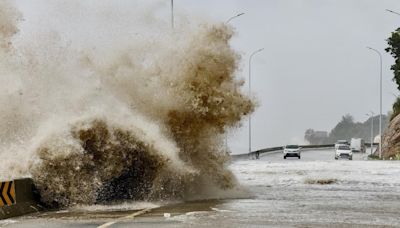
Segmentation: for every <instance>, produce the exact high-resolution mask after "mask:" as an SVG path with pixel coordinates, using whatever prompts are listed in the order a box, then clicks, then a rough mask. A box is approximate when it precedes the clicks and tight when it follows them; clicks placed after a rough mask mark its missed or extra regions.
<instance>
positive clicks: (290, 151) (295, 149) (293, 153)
mask: <svg viewBox="0 0 400 228" xmlns="http://www.w3.org/2000/svg"><path fill="white" fill-rule="evenodd" d="M286 157H297V158H298V159H300V158H301V147H299V146H297V145H287V146H285V147H284V148H283V158H284V159H286Z"/></svg>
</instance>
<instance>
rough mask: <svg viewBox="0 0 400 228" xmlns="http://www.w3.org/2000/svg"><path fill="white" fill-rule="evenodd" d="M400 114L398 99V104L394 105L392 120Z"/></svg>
mask: <svg viewBox="0 0 400 228" xmlns="http://www.w3.org/2000/svg"><path fill="white" fill-rule="evenodd" d="M399 114H400V97H398V98H397V100H396V102H395V103H394V104H393V113H392V115H391V116H390V120H393V119H394V118H395V117H396V116H397V115H399Z"/></svg>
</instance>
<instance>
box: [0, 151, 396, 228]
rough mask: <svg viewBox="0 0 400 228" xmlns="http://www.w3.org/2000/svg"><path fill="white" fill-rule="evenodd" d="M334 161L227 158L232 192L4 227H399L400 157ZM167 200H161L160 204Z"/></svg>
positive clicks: (310, 155)
mask: <svg viewBox="0 0 400 228" xmlns="http://www.w3.org/2000/svg"><path fill="white" fill-rule="evenodd" d="M353 159H354V160H353V161H348V160H338V161H336V160H334V152H333V150H312V151H307V152H303V154H302V159H300V160H299V159H297V158H288V159H286V160H284V159H283V157H282V153H272V154H265V155H262V156H261V158H260V159H259V160H250V159H246V160H239V161H235V162H234V163H232V164H231V169H232V170H233V171H234V173H235V174H236V176H237V178H238V180H239V182H240V183H241V184H242V186H243V187H244V188H246V189H247V192H248V194H245V195H243V194H241V195H240V197H238V196H239V195H235V194H230V195H229V194H228V196H230V197H233V198H236V199H224V200H209V201H198V202H186V203H175V204H173V203H169V204H168V203H167V205H168V206H161V207H159V208H154V209H153V210H151V211H145V212H143V214H141V215H140V213H139V215H137V217H134V215H135V214H134V213H137V211H138V209H140V208H151V207H156V206H160V204H159V203H153V204H150V203H142V204H139V203H131V204H126V205H124V206H115V207H107V206H105V207H100V208H96V207H89V208H80V209H70V210H66V211H58V212H47V213H38V214H33V215H30V216H24V217H20V218H14V219H9V220H3V221H1V223H0V225H2V226H5V227H98V226H100V225H103V227H400V220H399V219H398V216H399V214H400V162H397V161H367V160H366V155H364V154H355V155H354V158H353ZM164 204H165V203H164Z"/></svg>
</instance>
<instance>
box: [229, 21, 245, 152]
mask: <svg viewBox="0 0 400 228" xmlns="http://www.w3.org/2000/svg"><path fill="white" fill-rule="evenodd" d="M243 14H244V13H239V14H237V15H235V16H233V17H231V18H229V19H228V20H227V21H226V22H225V24H228V23H229V22H230V21H231V20H232V19H235V18H237V17H240V16H242V15H243ZM225 150H226V151H227V152H228V133H225Z"/></svg>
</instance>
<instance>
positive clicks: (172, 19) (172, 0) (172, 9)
mask: <svg viewBox="0 0 400 228" xmlns="http://www.w3.org/2000/svg"><path fill="white" fill-rule="evenodd" d="M171 27H172V29H174V27H175V26H174V0H171Z"/></svg>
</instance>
